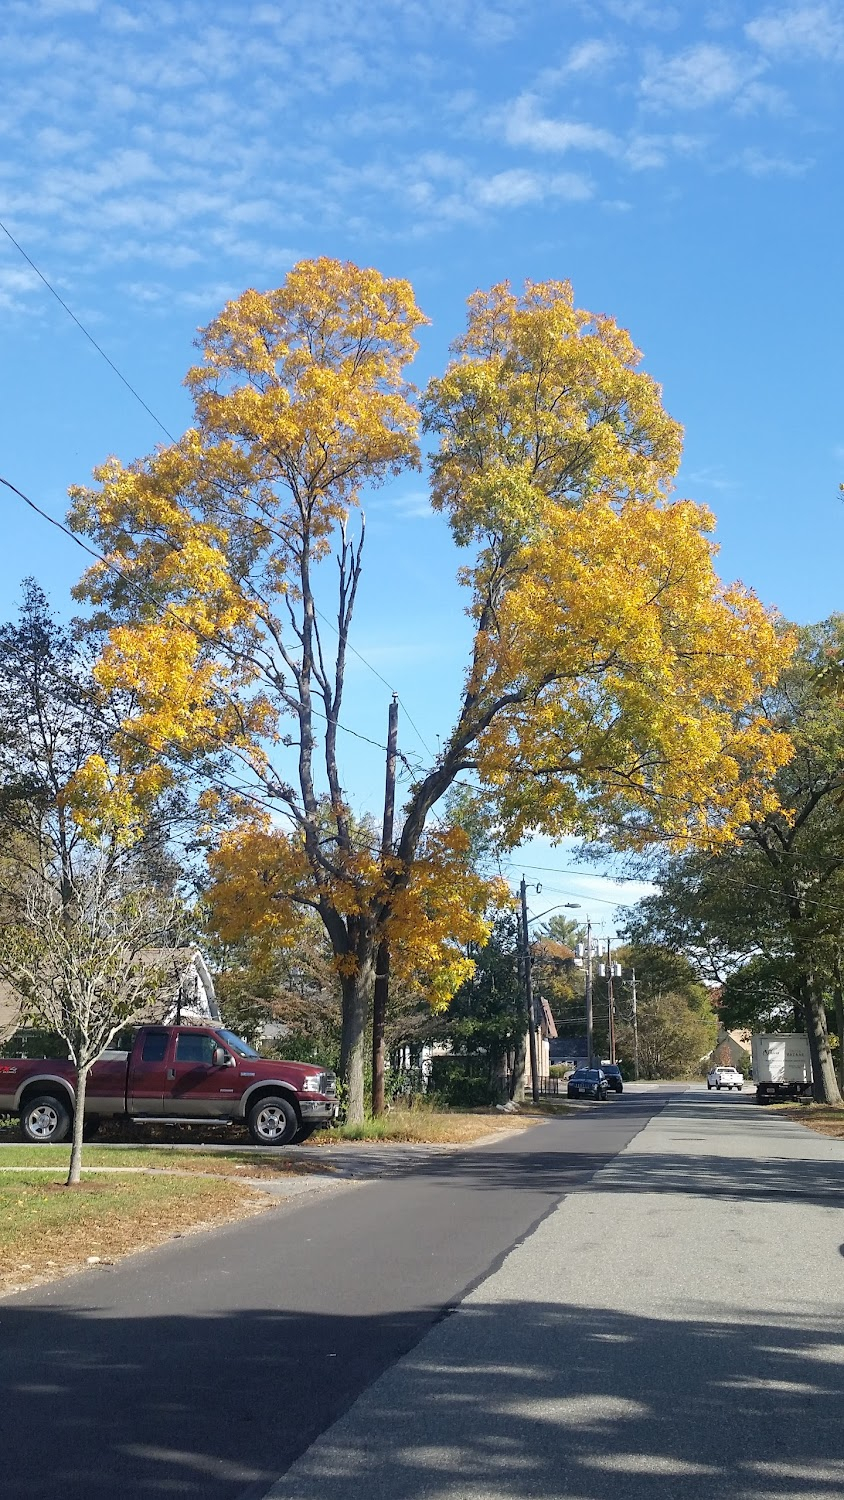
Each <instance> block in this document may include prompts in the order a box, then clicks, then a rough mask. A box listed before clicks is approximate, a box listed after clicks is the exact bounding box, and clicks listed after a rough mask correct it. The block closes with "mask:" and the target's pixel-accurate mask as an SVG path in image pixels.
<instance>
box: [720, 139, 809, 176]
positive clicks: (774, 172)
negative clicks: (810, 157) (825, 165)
mask: <svg viewBox="0 0 844 1500" xmlns="http://www.w3.org/2000/svg"><path fill="white" fill-rule="evenodd" d="M735 165H736V166H738V167H740V168H741V169H742V171H744V172H748V173H749V174H750V176H751V177H802V176H803V175H804V174H805V173H806V172H808V170H809V168H810V167H811V165H812V163H811V161H794V160H793V159H792V158H791V157H788V156H778V155H775V154H773V153H772V152H769V151H763V150H761V148H760V147H758V146H747V147H746V148H745V150H744V151H741V152H739V155H738V156H737V157H736V158H735Z"/></svg>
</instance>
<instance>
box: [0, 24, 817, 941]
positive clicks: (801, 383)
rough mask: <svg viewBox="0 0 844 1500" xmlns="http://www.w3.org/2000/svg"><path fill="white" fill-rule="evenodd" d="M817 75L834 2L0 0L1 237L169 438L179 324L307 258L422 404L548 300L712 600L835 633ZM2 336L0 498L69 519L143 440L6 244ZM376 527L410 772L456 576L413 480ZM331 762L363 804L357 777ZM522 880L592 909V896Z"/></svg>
mask: <svg viewBox="0 0 844 1500" xmlns="http://www.w3.org/2000/svg"><path fill="white" fill-rule="evenodd" d="M842 82H844V5H840V4H836V3H828V4H826V3H817V4H813V3H809V4H793V5H788V4H786V5H773V6H766V5H764V4H761V5H760V4H755V3H712V4H710V5H707V4H706V3H701V4H698V5H695V6H690V5H686V6H683V7H680V6H676V5H670V4H660V3H658V0H592V3H583V4H580V3H576V0H571V3H562V0H558V3H554V0H509V3H507V4H494V3H493V4H482V3H479V0H342V3H341V0H325V3H320V0H287V3H275V4H274V3H263V4H262V3H255V4H249V3H247V0H237V3H235V0H203V3H201V4H194V3H190V0H187V3H178V0H175V3H168V0H150V3H144V0H134V3H132V4H131V5H120V4H113V3H110V0H5V4H4V6H3V8H2V20H0V85H2V86H0V140H2V151H0V218H2V219H3V220H4V222H5V223H6V224H7V225H8V227H9V229H10V230H11V231H12V233H13V234H14V235H15V237H16V238H18V239H19V240H20V242H21V243H22V244H23V245H24V246H25V248H26V249H27V251H28V252H29V254H30V255H31V257H32V258H33V259H34V260H35V262H36V263H37V264H38V265H39V266H40V267H41V268H42V269H43V270H44V272H45V273H46V275H47V276H48V277H49V278H50V280H51V281H52V282H53V284H54V285H55V286H56V287H57V288H58V290H59V291H60V292H61V295H62V296H63V297H64V298H65V299H66V300H67V301H68V303H69V304H70V306H72V307H73V309H74V311H75V312H76V313H77V314H78V316H79V317H80V318H81V319H82V321H83V322H84V323H85V324H86V326H87V327H88V328H89V329H90V330H91V332H92V333H93V334H94V336H95V337H96V338H97V340H98V341H99V342H100V343H101V344H102V345H103V347H104V348H105V349H106V350H107V352H108V353H109V355H110V356H111V358H112V359H113V360H114V361H115V362H116V363H117V364H118V365H119V367H120V369H121V370H122V371H123V372H124V374H125V375H126V376H127V378H128V379H129V380H130V381H131V382H132V384H133V385H134V386H135V387H136V389H137V390H138V391H140V393H141V394H142V395H143V397H144V399H145V400H146V402H147V403H148V404H149V406H150V407H152V409H153V410H154V411H155V412H156V414H157V415H158V416H159V417H160V419H161V421H162V422H163V423H164V424H165V425H166V426H167V427H168V428H169V429H170V430H171V431H173V432H177V431H179V430H181V429H182V428H183V427H184V426H185V425H186V423H187V422H188V420H189V415H190V410H189V404H188V402H187V399H186V395H185V392H184V391H183V389H182V387H181V380H182V377H183V375H184V372H185V370H186V369H187V367H188V365H189V364H190V363H191V361H192V348H191V340H192V338H193V337H194V333H195V329H196V327H197V325H200V324H202V323H204V322H207V321H208V320H209V319H210V318H211V317H212V316H213V315H214V314H215V313H216V312H217V311H218V310H219V309H220V307H221V306H222V304H223V302H224V301H225V300H226V299H227V298H228V297H230V296H233V295H236V294H237V293H238V292H239V291H241V290H242V289H243V288H244V287H246V286H250V285H251V286H257V287H260V288H265V287H268V286H272V285H276V284H278V282H279V281H280V280H281V278H282V277H283V275H284V272H285V269H286V268H287V267H288V266H289V265H290V264H291V263H292V262H293V261H295V260H297V259H299V258H300V257H303V256H310V255H316V254H329V255H336V256H342V257H349V258H351V259H353V260H356V261H358V262H360V263H363V264H374V265H377V266H378V267H379V268H380V269H382V270H383V271H385V272H386V273H389V274H398V275H403V276H408V277H409V278H410V279H411V280H412V282H413V284H414V287H415V289H416V293H417V297H418V300H419V302H420V304H421V306H422V307H423V308H424V310H425V312H426V313H427V314H428V316H429V317H430V318H431V320H432V323H431V327H430V328H429V329H427V330H426V331H425V333H424V336H423V341H422V349H421V352H420V357H419V360H418V366H417V371H416V379H417V380H418V381H419V382H420V383H421V382H423V381H424V380H425V378H426V377H427V375H428V374H430V373H432V372H434V371H436V370H438V369H439V368H441V366H442V363H443V361H444V359H445V356H446V350H447V346H448V343H449V341H450V339H451V338H453V337H454V335H455V334H456V333H457V332H458V331H459V329H460V327H461V325H462V321H463V308H464V303H465V298H466V296H467V295H468V294H469V293H470V292H471V291H472V290H474V289H475V288H476V287H478V286H486V285H489V284H491V283H492V282H494V281H497V280H501V279H504V278H509V279H511V280H512V281H513V282H514V283H520V282H522V281H523V280H524V278H525V277H531V278H533V279H535V280H541V279H543V278H546V277H568V278H569V279H571V280H572V282H573V283H574V288H575V293H576V297H577V300H578V302H579V303H580V305H582V306H586V307H589V308H591V309H593V310H595V311H605V312H608V313H611V314H613V315H614V316H615V317H617V318H618V319H619V320H620V321H621V322H622V323H624V324H625V325H626V326H627V327H629V328H630V330H631V332H632V334H633V336H634V338H635V340H636V342H637V343H638V344H639V346H640V348H642V350H643V351H644V363H645V367H646V368H647V369H648V370H649V371H650V372H651V373H652V374H653V375H654V376H655V377H656V378H657V379H658V380H659V381H660V382H661V383H662V385H663V389H664V396H665V402H666V405H667V407H668V409H669V410H670V411H671V413H672V414H673V415H674V416H675V417H677V418H678V419H679V420H680V421H681V422H682V423H683V425H684V427H685V430H686V458H685V462H684V467H683V472H682V476H681V484H680V490H681V492H682V493H685V494H689V495H692V496H694V497H695V498H697V499H700V500H703V501H706V502H707V503H708V504H709V505H710V506H712V508H713V509H714V510H715V511H716V514H717V516H718V521H719V525H718V538H719V541H720V543H721V548H722V551H721V560H720V566H721V569H722V572H723V573H724V574H725V576H727V577H730V578H734V577H740V578H742V579H743V581H744V582H745V583H747V584H749V585H751V586H753V587H754V588H756V589H757V591H758V592H759V593H760V595H761V596H762V598H763V599H764V600H765V601H766V602H768V603H771V604H775V605H777V606H778V607H779V608H780V609H781V610H782V611H783V612H784V613H785V614H787V615H788V616H790V617H792V618H795V619H798V620H810V619H817V618H820V617H821V616H823V615H825V614H827V613H829V612H830V611H832V610H835V609H838V608H840V607H841V604H842V591H841V587H840V574H841V528H842V510H841V504H840V500H839V496H838V489H837V487H838V483H839V480H840V479H841V478H844V422H843V421H842V411H841V383H840V377H839V370H840V365H841V348H842V334H843V333H844V328H842V323H843V322H844V313H842V297H841V240H842V234H841V228H842V226H841V162H840V155H841V150H840V140H841V126H842V108H841V102H840V101H841V97H842ZM0 318H2V329H3V345H2V348H3V359H2V405H1V406H0V459H2V464H0V472H2V473H4V474H5V475H6V476H7V477H8V478H10V479H11V480H12V481H13V482H15V483H16V484H18V485H19V486H20V487H21V488H23V489H24V490H27V491H28V492H29V493H30V494H31V495H32V496H33V498H35V499H37V500H38V501H39V502H40V503H42V504H44V505H46V506H47V507H48V508H49V509H51V510H52V511H53V512H54V513H55V514H58V515H60V514H62V513H63V511H64V508H65V490H66V487H67V485H68V484H70V483H73V482H79V481H84V480H85V479H86V478H87V476H88V475H89V473H90V470H91V467H92V466H93V464H94V463H96V462H97V461H98V460H100V459H101V458H102V457H104V456H105V455H106V454H107V453H109V452H116V453H118V454H120V456H121V457H123V458H124V459H129V458H131V457H134V456H136V455H137V454H140V453H143V452H145V451H148V450H149V449H150V448H151V447H152V446H153V445H154V444H155V442H156V441H157V440H158V439H159V438H160V437H161V433H160V432H159V430H158V429H157V428H156V426H155V425H154V423H153V422H152V420H151V419H150V417H149V416H148V415H147V413H146V412H145V411H144V410H143V408H142V407H141V406H140V405H139V404H138V403H137V402H135V401H134V400H133V399H132V397H131V396H130V395H129V393H128V392H127V391H126V390H125V389H124V388H123V387H122V386H121V385H120V383H119V382H118V381H117V379H116V378H115V376H114V375H113V374H112V372H111V371H110V370H109V368H108V367H107V365H106V364H105V363H104V361H102V360H101V359H100V358H99V357H98V356H97V355H96V354H95V353H94V351H93V350H92V349H91V348H90V346H89V345H87V344H86V342H85V340H84V338H83V337H82V335H81V334H80V333H79V332H78V330H77V329H76V328H75V327H74V325H73V324H72V323H71V322H70V320H69V319H68V318H67V316H66V314H65V313H63V312H62V310H61V308H59V307H58V305H57V304H56V303H55V302H54V301H52V299H51V298H50V296H49V294H48V293H47V292H46V291H45V289H44V287H43V286H42V285H41V283H40V282H38V280H37V278H35V276H34V275H33V273H32V272H31V271H30V270H29V268H28V267H27V265H26V264H25V262H24V261H22V260H21V258H20V256H19V255H18V254H17V252H16V251H15V250H14V249H13V247H12V246H11V245H10V244H9V243H8V241H6V240H5V239H4V238H3V236H2V235H0ZM3 505H4V507H5V510H4V522H5V525H4V545H3V548H2V554H0V588H2V596H3V615H4V617H5V616H8V614H10V613H11V611H12V609H13V607H14V599H15V597H16V593H17V588H18V584H19V581H20V579H21V577H22V576H24V575H25V574H26V573H29V572H34V573H35V574H36V575H37V576H38V577H39V578H40V579H41V580H42V582H44V584H45V585H46V586H47V587H48V589H49V590H50V592H51V594H52V596H53V599H54V601H55V602H56V604H57V605H58V606H59V607H60V608H61V609H66V608H68V589H69V587H70V584H71V583H72V582H73V581H74V579H75V578H76V576H77V575H78V573H79V570H80V565H81V561H82V559H81V554H78V553H77V551H76V549H74V547H73V546H72V544H71V543H69V542H66V541H65V540H63V539H62V538H60V537H58V536H57V535H53V534H51V533H50V532H49V531H48V530H47V529H46V528H44V527H43V526H42V525H41V523H38V522H36V521H35V519H34V518H32V517H31V516H29V515H28V514H26V513H25V512H24V511H22V510H21V509H15V508H14V505H13V504H12V502H11V501H10V500H5V499H4V500H3ZM367 515H368V522H369V540H368V547H369V555H368V569H367V573H366V575H365V585H364V593H363V597H362V600H361V606H360V612H359V625H358V635H357V637H356V643H357V645H358V647H359V649H360V650H361V651H362V652H363V654H364V655H365V656H366V657H367V659H368V660H369V662H370V663H371V664H372V665H373V666H374V667H376V668H377V670H378V671H380V672H381V673H382V674H383V676H384V677H385V678H386V679H388V680H389V682H390V683H391V684H394V685H395V686H396V687H398V689H399V691H400V692H401V695H402V698H403V700H404V702H405V703H406V705H407V708H408V709H409V710H410V713H411V714H412V715H413V718H414V720H415V722H416V724H417V725H418V726H419V729H420V731H421V734H422V736H423V738H424V740H425V741H426V742H427V744H428V746H435V743H436V736H437V735H438V734H441V735H442V734H445V733H446V732H447V729H448V724H449V720H450V717H451V713H452V711H453V706H454V703H455V700H456V692H457V688H458V686H459V681H460V674H461V669H462V662H463V654H464V652H463V648H464V645H465V628H464V625H463V622H462V620H461V615H460V610H461V607H462V601H461V599H460V596H459V593H458V591H457V589H456V586H455V584H454V581H453V580H454V572H455V566H456V561H457V559H456V558H455V554H454V551H453V548H452V545H451V542H450V539H449V537H448V535H447V533H446V532H445V530H444V527H443V526H442V524H441V522H440V521H439V520H438V519H436V518H434V517H432V516H431V515H430V513H429V511H428V508H427V505H426V497H425V486H424V480H423V479H422V478H421V477H413V478H411V479H408V480H406V481H403V482H401V483H398V484H397V485H395V486H393V487H392V488H390V489H389V490H383V491H381V492H379V493H378V494H376V495H375V496H373V497H372V498H371V500H370V501H369V502H368V504H367ZM351 688H352V691H351V693H350V698H349V702H348V706H347V709H346V715H345V717H346V720H347V723H348V724H349V726H350V727H354V728H357V729H359V730H360V731H362V732H364V733H369V734H371V735H372V737H373V738H375V739H380V738H381V737H382V725H383V722H384V721H385V720H386V703H387V699H388V696H389V695H388V691H387V689H386V687H385V686H384V685H383V683H380V682H379V681H378V679H377V678H376V677H375V676H374V675H373V673H372V672H371V671H369V670H368V669H367V668H366V667H365V666H364V665H363V664H362V663H358V664H357V667H356V669H355V671H354V672H353V674H352V679H351ZM402 730H403V733H402V738H403V743H404V744H405V746H406V748H407V750H408V752H411V751H412V750H414V749H415V750H417V751H418V753H419V754H420V756H422V757H423V758H424V757H425V754H426V752H425V750H424V749H423V747H422V744H421V743H420V741H419V739H417V738H416V736H415V735H414V733H413V732H412V731H411V729H410V726H409V724H406V723H405V722H403V725H402ZM347 743H348V747H349V759H348V762H347V767H346V779H347V783H348V785H349V788H350V791H351V793H352V796H353V798H354V800H355V801H356V803H357V805H358V806H359V807H361V808H364V807H366V806H371V807H377V803H378V800H379V796H380V794H381V786H382V776H383V773H382V770H381V765H380V758H379V756H378V755H377V753H376V752H375V751H374V750H373V751H372V752H371V754H370V752H369V751H368V750H367V749H366V747H365V746H363V745H362V744H361V743H360V742H358V741H354V740H352V739H351V738H349V739H348V742H347ZM529 853H530V855H531V858H532V862H533V863H535V864H537V865H539V864H548V865H552V866H555V867H560V866H565V867H568V866H570V865H571V859H570V857H568V856H567V855H566V854H565V853H560V852H556V853H552V852H550V851H549V850H548V849H547V847H544V846H542V845H541V844H539V845H537V846H534V847H533V848H532V849H531V850H530V851H529ZM535 878H537V879H546V880H547V881H548V884H549V885H550V884H551V882H552V881H553V882H554V884H555V887H558V888H559V892H560V897H561V899H563V898H564V897H565V896H571V897H572V899H575V898H577V897H578V896H579V895H581V894H583V895H585V893H586V892H587V891H588V892H590V893H591V896H592V899H593V902H594V904H595V911H596V915H597V913H598V911H599V910H602V911H603V912H605V913H606V912H609V911H610V910H611V908H610V906H609V905H607V904H605V903H606V902H608V901H609V899H610V896H611V892H610V891H609V889H608V887H607V886H606V885H605V884H604V883H602V882H597V881H595V880H590V879H587V878H585V877H583V876H580V875H578V876H571V877H569V876H566V877H563V876H562V875H560V876H558V877H554V876H553V875H550V874H549V875H543V874H541V873H540V872H535ZM599 898H600V899H599ZM537 899H538V900H539V901H540V902H541V901H543V900H544V895H543V897H541V898H537ZM545 904H550V895H549V897H548V900H547V901H545ZM535 909H537V910H538V909H539V906H538V905H537V906H535Z"/></svg>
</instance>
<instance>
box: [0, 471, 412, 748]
mask: <svg viewBox="0 0 844 1500" xmlns="http://www.w3.org/2000/svg"><path fill="white" fill-rule="evenodd" d="M0 484H2V485H4V486H5V488H6V489H7V490H11V492H12V494H13V495H17V497H18V498H19V499H20V500H22V501H23V502H24V504H25V505H28V506H29V508H30V510H32V511H34V512H35V514H36V515H37V516H40V517H41V519H42V520H43V521H47V522H48V523H49V525H50V526H54V527H55V528H56V530H57V531H60V532H62V533H63V535H64V536H66V537H69V538H70V540H71V541H72V542H75V543H76V545H77V547H80V548H81V549H82V551H83V552H87V554H88V556H89V557H92V558H94V559H95V560H96V561H97V562H100V563H102V564H103V566H104V567H105V568H108V570H109V572H110V573H113V574H114V575H115V577H116V578H119V579H120V580H121V581H122V582H123V583H125V584H127V585H128V586H129V587H130V588H132V589H134V590H135V592H136V593H137V594H139V595H140V597H141V598H145V599H146V601H147V603H150V602H153V603H155V604H156V605H158V607H159V608H162V609H163V613H164V614H166V615H168V616H169V617H170V618H171V619H173V620H175V622H176V624H177V625H179V626H181V628H182V629H183V630H187V631H188V632H189V634H191V635H195V636H196V637H197V639H198V640H200V641H202V642H204V643H205V644H209V643H210V644H214V643H215V641H218V639H219V638H218V637H217V636H215V635H214V634H213V633H210V632H208V631H203V630H200V629H199V627H198V626H197V625H193V624H192V623H191V622H190V620H183V619H182V617H181V615H179V614H177V613H176V611H175V610H174V609H172V608H171V607H170V606H169V605H167V604H165V605H163V606H161V604H160V601H159V600H157V599H156V600H152V597H151V595H150V594H149V593H148V592H147V591H146V590H144V589H143V587H142V585H141V584H139V583H138V581H137V580H136V579H134V578H132V577H131V576H130V575H129V574H128V573H124V571H123V569H122V568H119V567H118V566H117V565H116V564H115V563H113V562H110V561H109V559H108V558H107V557H104V556H103V554H102V553H101V552H98V551H97V549H96V548H95V547H91V546H90V545H89V544H88V542H85V541H83V540H82V538H81V537H80V536H79V535H78V534H77V532H75V531H73V530H72V528H71V527H69V526H65V524H64V522H62V521H59V520H58V519H57V517H56V516H52V515H50V512H49V511H46V510H44V509H43V507H42V506H40V505H38V504H37V503H36V502H35V501H34V500H32V499H31V498H30V496H29V495H27V494H25V493H24V491H23V490H21V489H19V488H18V486H17V485H16V484H13V483H12V481H11V480H10V479H6V478H5V476H4V475H2V474H0ZM311 712H312V713H313V714H314V715H315V717H316V718H318V719H321V720H322V721H323V723H325V724H331V723H333V724H335V725H336V727H337V728H338V729H342V730H343V732H344V734H350V735H352V736H353V737H354V738H355V739H358V740H363V741H364V742H365V743H366V744H368V745H372V746H374V748H375V749H376V750H381V751H383V752H384V754H385V755H386V753H387V746H386V745H383V744H381V742H380V741H379V740H373V739H372V738H371V737H370V736H369V735H367V734H362V733H361V732H360V731H359V730H357V729H350V728H349V726H348V725H347V724H342V723H341V722H340V720H339V719H334V720H332V719H329V718H328V717H327V715H326V714H323V713H321V712H320V710H319V709H317V708H313V707H311Z"/></svg>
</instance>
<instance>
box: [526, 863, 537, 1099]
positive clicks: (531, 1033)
mask: <svg viewBox="0 0 844 1500" xmlns="http://www.w3.org/2000/svg"><path fill="white" fill-rule="evenodd" d="M522 973H523V975H524V996H525V1008H526V1010H527V1019H528V1041H529V1043H530V1082H531V1088H532V1091H533V1102H534V1104H538V1103H539V1068H538V1064H537V1060H536V1016H535V1015H534V1012H533V980H532V978H531V972H530V945H529V942H528V915H527V886H526V884H525V877H524V875H523V876H522Z"/></svg>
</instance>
